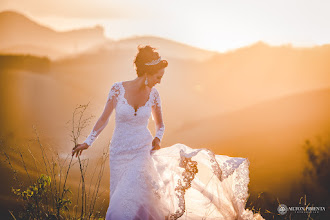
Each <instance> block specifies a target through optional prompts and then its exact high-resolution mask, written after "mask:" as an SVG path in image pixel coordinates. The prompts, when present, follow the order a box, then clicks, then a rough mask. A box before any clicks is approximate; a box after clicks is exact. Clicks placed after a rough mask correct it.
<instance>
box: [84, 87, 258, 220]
mask: <svg viewBox="0 0 330 220" xmlns="http://www.w3.org/2000/svg"><path fill="white" fill-rule="evenodd" d="M113 109H115V111H116V116H115V123H116V125H115V129H114V132H113V136H112V139H111V142H110V204H109V207H108V210H107V213H106V220H110V219H111V220H133V219H141V220H151V219H155V220H159V219H162V220H163V219H217V220H219V219H224V220H231V219H263V218H262V217H261V216H260V215H259V214H254V213H253V212H252V211H250V210H248V209H245V203H246V200H247V197H248V184H249V160H248V159H247V158H240V157H229V156H225V155H215V154H214V153H213V152H212V151H210V150H208V149H206V148H202V149H192V148H190V147H188V146H186V145H184V144H179V143H178V144H174V145H172V146H169V147H164V148H161V149H160V150H155V151H152V141H153V136H152V134H151V133H150V131H149V129H148V120H149V118H150V116H151V115H152V117H153V119H154V120H155V122H156V130H157V132H156V135H155V136H156V137H158V138H159V139H160V140H161V139H162V137H163V134H164V130H165V129H164V128H165V126H164V123H163V121H162V117H161V100H160V96H159V93H158V91H157V89H156V88H154V87H153V88H152V89H151V92H150V95H149V99H148V101H147V102H146V103H145V105H143V106H141V107H139V108H138V109H134V107H133V106H131V105H130V104H129V103H128V102H127V99H126V98H125V88H124V86H123V83H122V82H116V83H114V84H113V85H112V87H111V89H110V92H109V95H108V98H107V103H106V105H105V108H104V111H103V114H102V116H101V117H100V119H99V121H98V122H97V123H96V124H95V126H94V128H93V130H92V131H91V133H90V135H89V136H88V137H87V139H86V140H85V143H87V144H88V145H92V143H93V142H94V141H95V140H96V138H97V137H98V135H99V134H100V133H101V131H102V130H103V129H104V127H105V126H106V125H107V123H108V120H109V117H110V115H111V113H112V111H113ZM105 119H106V120H105Z"/></svg>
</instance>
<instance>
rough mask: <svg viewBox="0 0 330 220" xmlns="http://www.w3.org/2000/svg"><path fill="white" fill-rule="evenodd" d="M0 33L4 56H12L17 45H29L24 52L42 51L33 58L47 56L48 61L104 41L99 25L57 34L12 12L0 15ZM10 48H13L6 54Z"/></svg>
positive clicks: (102, 31) (0, 43)
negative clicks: (11, 53) (42, 51)
mask: <svg viewBox="0 0 330 220" xmlns="http://www.w3.org/2000/svg"><path fill="white" fill-rule="evenodd" d="M0 33H1V35H0V52H1V49H4V50H5V52H7V53H8V52H13V53H15V51H16V50H17V45H25V46H24V47H25V48H27V47H26V45H30V48H29V50H25V51H24V52H29V53H31V54H34V52H35V51H36V52H37V53H38V52H39V51H40V48H42V49H43V50H44V52H45V53H46V54H40V53H39V54H34V55H48V56H49V57H50V58H54V57H58V56H59V54H58V53H62V54H63V55H65V54H71V53H77V52H81V51H84V50H86V49H87V48H90V47H92V46H94V45H97V44H100V43H103V42H104V41H105V40H106V38H105V36H104V30H103V27H101V26H96V27H93V28H84V29H78V30H71V31H63V32H58V31H54V30H52V29H51V28H48V27H45V26H43V25H40V24H38V23H36V22H35V21H32V20H31V19H30V18H28V17H26V16H25V15H22V14H20V13H17V12H14V11H4V12H1V13H0ZM31 46H33V47H31ZM10 48H16V49H15V50H13V51H10ZM53 51H57V54H53V53H52V52H53Z"/></svg>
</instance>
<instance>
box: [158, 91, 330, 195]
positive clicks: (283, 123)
mask: <svg viewBox="0 0 330 220" xmlns="http://www.w3.org/2000/svg"><path fill="white" fill-rule="evenodd" d="M327 135H330V88H327V89H319V90H315V91H306V92H302V93H298V94H291V95H288V96H284V97H280V98H276V99H270V100H268V101H263V102H260V103H257V104H254V105H252V106H250V107H246V108H243V109H240V110H237V111H233V112H229V113H226V114H220V115H218V116H214V117H209V118H207V119H200V120H196V121H192V122H190V123H186V124H185V125H184V126H182V127H180V128H178V129H175V130H171V131H168V132H167V134H166V136H167V139H166V140H167V141H166V143H163V147H166V146H168V145H171V144H173V143H177V142H179V143H184V144H186V145H188V146H191V147H193V148H200V147H206V148H209V149H212V150H213V151H214V152H215V153H217V154H225V155H231V156H238V157H247V158H249V159H250V161H251V164H252V166H253V169H254V171H253V177H252V178H253V179H254V181H255V182H258V184H261V183H262V185H263V186H269V187H270V188H272V187H279V188H278V189H279V191H280V190H281V189H280V186H281V180H283V179H286V180H290V179H291V178H294V177H297V176H299V175H301V172H302V170H301V169H302V167H303V165H304V161H305V159H306V158H305V157H304V153H305V152H304V151H303V149H302V146H303V144H304V142H305V140H307V139H309V140H312V141H314V140H315V138H316V137H317V136H320V137H322V136H323V138H324V137H325V136H327ZM265 167H267V169H269V170H267V172H265V170H264V168H265ZM256 187H257V185H256ZM283 188H284V187H283ZM259 190H260V189H259ZM265 190H266V189H265Z"/></svg>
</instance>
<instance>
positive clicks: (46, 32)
mask: <svg viewBox="0 0 330 220" xmlns="http://www.w3.org/2000/svg"><path fill="white" fill-rule="evenodd" d="M0 32H1V35H0V53H2V54H7V53H11V54H32V55H37V56H48V57H49V58H51V59H52V62H51V66H50V70H49V72H47V73H40V72H33V71H29V70H24V69H1V66H0V88H1V100H2V103H4V105H3V106H4V107H3V108H2V109H1V112H2V113H1V116H0V117H2V118H0V119H1V120H0V121H2V122H3V124H5V126H2V128H1V130H0V132H1V134H2V136H3V137H8V138H10V137H12V139H15V140H18V138H26V139H28V138H31V136H33V134H32V128H31V126H32V124H38V126H39V129H40V130H41V131H42V135H43V137H44V140H52V141H54V143H56V146H58V150H59V151H60V152H62V153H63V154H64V153H66V152H67V149H70V148H71V142H70V137H69V135H68V134H69V130H66V129H65V123H66V122H67V121H68V120H70V119H71V116H72V112H73V110H74V107H75V106H76V105H77V104H86V103H88V102H89V101H90V108H89V109H88V112H87V114H93V115H94V116H96V117H98V116H99V115H100V114H101V113H102V110H103V107H104V104H105V100H106V97H107V93H108V92H109V89H110V87H111V85H112V84H113V83H114V82H116V81H125V80H132V79H134V78H135V77H136V74H135V70H134V67H133V60H134V56H135V54H136V52H137V45H139V44H150V45H151V46H153V47H156V48H158V51H159V53H160V55H161V56H162V58H163V59H167V60H168V62H169V66H168V68H167V69H166V71H165V75H164V77H163V79H162V83H161V84H160V85H157V86H156V88H157V89H158V91H159V92H160V94H161V100H162V107H163V117H164V120H165V126H166V131H165V135H164V139H163V142H162V146H163V147H166V146H169V145H172V144H174V143H184V144H187V145H188V146H191V147H209V148H211V149H212V150H214V151H215V152H216V153H217V154H226V155H229V156H240V157H248V158H249V159H250V161H251V185H252V186H253V187H255V189H256V190H263V189H265V190H270V191H272V190H273V191H274V192H275V189H276V190H278V191H277V192H280V191H285V190H284V188H283V187H282V186H281V181H280V179H279V178H288V179H290V178H293V177H296V176H297V175H299V172H300V171H301V167H302V163H303V161H304V157H303V152H302V150H301V149H300V146H301V145H302V144H303V142H304V140H305V139H307V138H314V137H315V136H316V135H324V134H329V129H330V127H329V125H330V123H329V122H330V115H329V112H330V111H329V110H330V63H329V60H330V45H329V44H327V45H322V46H318V47H313V48H295V47H292V46H291V45H283V46H276V47H273V46H269V45H267V44H265V43H263V42H256V43H255V44H253V45H250V46H246V47H243V48H239V49H237V50H233V51H229V52H227V53H216V52H213V51H207V50H202V49H199V48H195V47H192V46H189V45H184V44H182V43H178V42H175V41H172V40H168V39H163V38H160V37H150V36H141V37H132V38H128V39H123V40H120V41H113V40H111V39H107V38H106V37H105V36H104V33H103V29H102V28H101V27H95V28H86V29H81V30H74V31H67V32H56V31H54V30H52V29H50V28H47V27H43V26H42V25H40V24H37V23H36V22H34V21H32V20H31V19H29V18H27V17H25V16H23V15H21V14H19V13H17V12H8V11H7V12H1V13H0ZM187 37H189V36H187ZM96 120H97V118H94V119H93V120H92V121H91V124H90V125H89V127H88V128H87V129H86V130H85V132H84V137H86V136H87V135H88V134H89V131H90V129H91V128H92V127H93V125H94V123H95V122H96ZM113 126H114V114H113V115H112V116H111V119H110V123H109V125H108V127H107V128H105V130H104V131H103V132H102V133H101V135H100V137H99V139H98V140H97V141H96V142H95V145H94V146H95V147H94V148H92V149H90V152H88V153H87V154H86V157H87V156H88V157H90V158H92V159H93V158H96V157H97V155H98V154H99V153H100V152H101V150H100V149H101V148H102V147H104V146H106V144H107V143H108V141H109V140H110V138H111V134H112V130H113ZM150 127H151V130H152V131H153V132H154V124H153V121H152V120H150ZM24 140H25V139H24ZM80 141H81V142H82V141H83V137H82V138H81V140H80ZM108 171H109V170H107V172H108ZM107 184H108V179H106V182H105V183H104V187H105V189H106V188H107V186H108V185H107Z"/></svg>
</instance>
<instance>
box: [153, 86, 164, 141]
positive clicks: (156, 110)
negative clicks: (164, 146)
mask: <svg viewBox="0 0 330 220" xmlns="http://www.w3.org/2000/svg"><path fill="white" fill-rule="evenodd" d="M152 118H153V119H154V120H155V123H156V135H155V137H158V138H159V140H162V138H163V135H164V131H165V125H164V122H163V116H162V106H161V100H160V96H159V93H158V91H157V90H156V89H155V93H154V98H153V105H152Z"/></svg>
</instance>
